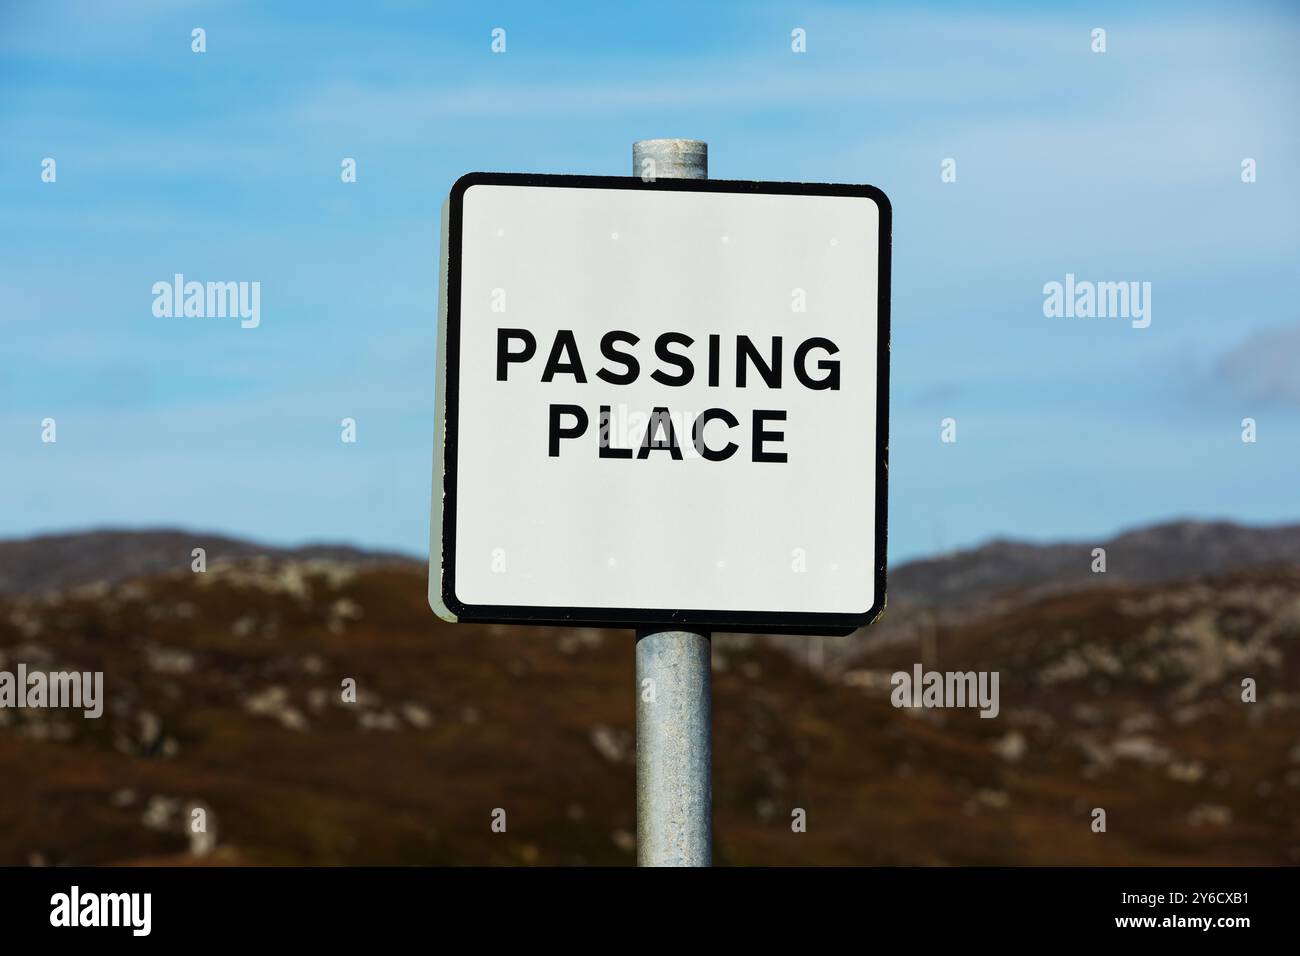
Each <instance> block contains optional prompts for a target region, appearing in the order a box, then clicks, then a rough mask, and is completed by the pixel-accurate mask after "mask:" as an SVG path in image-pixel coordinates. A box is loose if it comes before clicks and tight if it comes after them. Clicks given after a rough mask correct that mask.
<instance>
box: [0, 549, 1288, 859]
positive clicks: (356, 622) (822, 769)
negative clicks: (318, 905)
mask: <svg viewBox="0 0 1300 956" xmlns="http://www.w3.org/2000/svg"><path fill="white" fill-rule="evenodd" d="M209 540H211V539H209ZM23 544H24V545H26V546H28V547H30V546H31V542H25V543H23ZM174 544H175V545H176V546H179V547H180V548H181V554H182V558H181V559H180V562H179V563H180V566H179V567H177V564H176V561H175V559H171V560H172V565H171V566H172V570H169V571H165V572H163V573H142V574H138V575H128V576H125V577H123V576H121V575H119V574H114V575H106V576H105V578H106V579H101V580H98V581H94V582H92V583H87V584H82V585H80V586H76V587H62V588H53V589H51V588H49V587H47V586H45V585H44V584H43V585H42V586H41V587H40V588H38V589H36V590H31V591H25V592H23V593H17V594H13V593H11V594H9V595H7V596H4V597H0V669H5V668H8V669H14V668H15V667H16V665H17V664H18V663H19V662H22V663H25V664H26V665H27V666H28V667H29V668H44V669H49V670H62V669H77V670H102V671H103V672H104V674H105V690H106V697H107V704H106V707H105V712H104V716H103V717H102V718H101V719H99V720H86V719H83V718H82V717H80V716H79V715H76V714H74V713H72V712H69V711H51V710H0V778H2V779H3V780H4V781H5V786H4V787H3V788H0V865H4V864H27V863H38V864H41V863H43V864H66V863H89V864H97V863H142V862H192V863H202V864H222V863H247V864H342V863H357V864H368V863H385V864H405V863H450V864H480V863H493V864H560V865H563V864H578V863H587V864H627V863H631V862H632V861H633V860H634V858H635V838H634V834H635V794H634V776H635V770H634V752H633V728H634V723H633V721H634V711H633V692H634V686H633V681H632V673H633V660H632V637H631V635H630V633H628V632H624V631H597V630H571V629H536V628H528V629H524V628H508V627H501V626H491V627H489V626H472V625H461V626H452V625H447V624H444V623H442V622H440V621H438V620H437V619H436V618H435V617H434V616H433V614H432V613H431V612H430V611H429V609H428V606H427V604H426V603H425V594H424V592H425V579H424V569H423V567H422V566H420V565H418V564H415V563H412V562H407V563H392V562H389V561H378V562H376V561H373V560H370V559H369V558H367V559H364V560H359V561H354V560H351V559H348V556H346V555H345V556H343V557H342V558H341V557H340V556H339V555H334V556H322V555H317V556H304V555H293V554H289V555H285V554H276V555H266V554H263V556H262V557H249V556H246V555H239V556H235V557H234V558H230V557H229V556H225V557H223V556H222V555H221V554H220V553H219V550H220V549H219V548H216V547H212V546H210V545H209V565H208V570H207V572H206V573H203V574H196V573H192V572H191V571H190V570H189V565H188V554H189V548H190V547H191V546H194V545H192V536H184V540H183V541H178V542H175V543H174ZM173 550H174V548H173V547H172V545H168V553H169V554H171V553H172V551H173ZM1111 560H1112V561H1114V562H1116V563H1117V564H1118V560H1117V558H1115V557H1112V558H1111ZM5 573H6V574H10V575H12V570H11V569H9V568H8V567H7V566H6V571H5ZM107 578H115V579H116V580H108V579H107ZM11 579H12V577H11ZM1009 593H1010V596H1009V597H1006V598H1005V599H1003V600H999V601H996V602H992V601H991V602H989V604H988V607H987V608H985V609H983V610H981V609H980V608H979V607H974V608H969V609H968V610H967V611H966V612H965V616H964V617H963V618H962V622H961V624H960V625H959V626H950V625H949V624H947V623H945V622H944V621H945V620H946V619H941V618H940V617H938V616H934V615H932V614H931V615H930V616H926V614H928V613H929V612H918V613H919V616H918V617H917V618H916V619H915V620H911V621H910V622H909V621H908V620H903V621H902V622H899V623H898V627H899V630H898V632H897V633H898V634H904V635H907V634H910V635H911V636H902V637H898V638H897V639H895V640H893V641H891V642H884V643H879V642H873V641H866V640H862V639H861V637H859V639H858V640H857V653H856V654H855V655H854V656H853V659H852V660H845V661H843V662H842V666H839V667H834V668H832V667H828V666H825V662H824V661H823V660H821V659H819V658H818V657H817V655H816V654H815V653H813V652H812V650H811V649H812V648H814V647H816V646H817V642H815V641H804V642H803V643H801V644H798V645H787V646H786V650H785V651H783V650H782V649H781V648H778V647H774V646H772V645H771V644H769V643H768V642H766V641H763V640H758V639H754V638H750V637H746V636H744V635H735V636H718V637H717V638H715V648H714V680H715V686H714V724H715V752H714V768H715V769H714V789H715V807H716V813H715V821H716V822H715V834H716V841H717V847H716V858H717V862H719V863H721V864H746V863H747V864H853V863H861V864H873V863H884V864H976V863H982V864H1003V863H1022V864H1099V865H1108V864H1164V863H1196V864H1257V863H1266V864H1291V865H1294V864H1296V863H1300V563H1296V564H1287V563H1276V562H1268V564H1267V566H1260V567H1254V568H1249V569H1238V570H1230V571H1226V572H1221V573H1217V574H1211V575H1204V574H1200V573H1197V574H1193V575H1190V576H1184V577H1181V578H1178V579H1176V580H1162V581H1138V580H1135V581H1129V582H1113V583H1111V584H1110V585H1109V586H1108V587H1105V588H1098V587H1084V588H1072V587H1066V586H1063V587H1061V588H1059V589H1055V590H1052V591H1051V592H1050V593H1041V594H1040V593H1038V589H1037V586H1031V587H1028V588H1026V587H1024V586H1023V585H1022V586H1021V590H1019V591H1017V590H1016V588H1015V587H1012V588H1011V589H1010V592H1009ZM904 606H905V607H906V605H904ZM909 613H911V612H908V611H906V610H903V611H899V610H897V609H896V608H893V605H892V604H891V610H890V611H888V612H887V615H888V614H893V615H895V616H901V617H903V618H907V616H908V614H909ZM792 647H793V648H794V650H793V652H790V651H791V648H792ZM918 662H921V663H923V665H924V666H925V667H926V668H942V669H953V670H955V669H961V670H966V669H974V670H989V671H993V670H996V671H997V672H998V673H999V677H1000V712H999V715H998V716H997V717H996V718H994V719H981V718H980V717H979V716H978V714H977V713H976V711H974V710H925V709H900V708H895V707H893V706H892V705H891V703H890V691H891V684H890V675H891V674H892V673H893V672H894V671H895V670H908V671H910V670H911V668H912V665H913V664H915V663H918ZM810 665H811V666H810ZM1245 678H1250V679H1252V680H1254V681H1255V683H1256V686H1257V699H1256V700H1255V701H1254V702H1253V703H1247V702H1243V701H1242V699H1241V697H1242V680H1243V679H1245ZM348 681H354V682H355V687H356V696H355V700H351V699H345V696H346V695H345V682H348ZM498 808H499V809H503V810H505V811H506V815H507V831H506V832H505V833H493V832H492V830H491V828H490V823H491V819H492V814H493V811H494V810H496V809H498ZM1094 808H1102V809H1105V810H1106V813H1107V830H1106V832H1104V833H1096V832H1093V829H1092V827H1091V823H1092V819H1093V818H1092V811H1093V810H1094ZM195 809H202V810H204V811H205V813H206V815H207V820H208V832H207V833H206V834H194V833H192V832H190V831H189V830H188V829H187V826H186V824H187V822H188V821H189V820H191V819H192V816H193V811H194V810H195ZM796 809H802V810H804V811H805V812H806V815H807V832H805V833H795V832H792V830H791V826H790V821H791V814H792V813H793V811H794V810H796Z"/></svg>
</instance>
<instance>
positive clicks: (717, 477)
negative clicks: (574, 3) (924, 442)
mask: <svg viewBox="0 0 1300 956" xmlns="http://www.w3.org/2000/svg"><path fill="white" fill-rule="evenodd" d="M444 219H445V223H444V225H445V228H446V230H447V233H446V235H445V236H444V256H445V258H444V268H445V270H446V272H445V282H444V293H443V296H442V299H443V303H442V308H443V314H442V317H441V326H440V329H439V349H440V356H439V366H440V371H441V374H442V379H441V381H440V383H439V400H440V402H441V407H440V409H439V434H438V439H437V448H436V452H435V472H434V507H433V525H432V532H431V543H430V554H431V562H430V564H431V567H430V588H429V593H430V603H431V604H432V606H433V607H434V609H435V610H436V611H437V612H438V613H439V615H440V616H442V617H444V618H445V619H447V620H463V621H510V622H515V623H528V622H532V623H550V624H556V623H564V624H592V625H608V626H633V625H636V624H647V625H654V624H668V623H676V624H680V625H683V626H697V627H701V628H708V629H712V630H744V631H786V632H795V633H799V632H803V633H844V632H848V631H851V630H853V629H854V628H856V627H860V626H862V625H863V624H865V623H868V622H869V621H870V620H872V619H873V618H874V617H875V616H876V615H877V614H878V613H879V611H880V610H881V608H883V606H884V583H885V497H886V496H885V477H886V461H885V456H886V449H887V436H886V425H887V420H888V416H887V399H888V383H887V371H888V364H887V363H888V347H889V316H888V302H889V235H890V210H889V203H888V200H887V199H886V198H885V196H884V194H883V193H881V192H880V191H879V190H877V189H874V188H873V187H869V186H832V185H805V184H782V183H749V182H726V181H709V180H663V179H661V180H658V181H657V182H649V183H647V182H642V181H641V180H640V179H636V178H628V179H623V178H612V177H610V178H606V177H578V176H528V175H505V174H500V175H498V174H484V173H475V174H471V175H469V176H466V177H463V178H462V179H461V180H459V181H458V182H457V183H456V185H455V187H454V188H453V190H452V194H451V198H450V200H449V204H448V209H447V211H446V213H445V214H444Z"/></svg>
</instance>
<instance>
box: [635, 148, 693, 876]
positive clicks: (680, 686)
mask: <svg viewBox="0 0 1300 956" xmlns="http://www.w3.org/2000/svg"><path fill="white" fill-rule="evenodd" d="M632 174H633V175H634V176H640V177H641V178H642V179H651V178H659V177H663V178H665V179H707V178H708V175H709V147H708V144H706V143H702V142H700V141H699V140H694V139H646V140H641V141H639V142H636V143H633V144H632ZM711 678H712V655H711V644H710V640H709V632H708V631H700V632H698V633H697V632H695V631H668V630H658V629H655V628H640V629H638V630H637V633H636V693H637V697H636V700H637V704H636V861H637V865H638V866H709V865H710V864H711V863H712V862H713V768H712V765H713V723H712V702H711V697H712V691H711Z"/></svg>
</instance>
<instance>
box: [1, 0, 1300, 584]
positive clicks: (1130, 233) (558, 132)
mask: <svg viewBox="0 0 1300 956" xmlns="http://www.w3.org/2000/svg"><path fill="white" fill-rule="evenodd" d="M290 9H291V8H290V6H289V5H271V4H254V3H238V2H223V3H201V4H200V3H196V4H186V3H162V2H143V0H142V2H134V0H127V2H118V3H113V4H98V3H61V2H43V3H21V2H20V3H14V2H7V3H4V4H3V5H0V91H2V92H0V342H2V343H3V345H2V347H0V502H2V504H0V535H5V536H11V535H25V534H31V533H36V532H41V531H50V530H64V529H74V528H84V527H90V526H107V525H113V526H176V525H179V526H183V527H188V528H195V529H205V530H215V531H222V532H226V533H232V534H237V535H244V536H249V537H254V538H257V539H261V540H265V541H270V542H278V543H279V542H282V543H296V542H302V541H308V540H323V539H328V540H344V541H351V542H355V543H359V544H363V545H368V546H382V547H391V548H399V549H402V550H406V551H411V552H415V553H420V552H423V551H424V550H425V549H426V548H427V534H428V527H427V521H428V508H429V486H430V458H431V444H432V430H433V395H434V370H435V364H436V354H435V334H434V333H435V311H436V309H435V303H436V288H437V276H436V272H435V261H436V250H437V243H438V226H437V216H438V210H439V208H440V206H441V203H442V200H443V198H444V196H445V195H446V192H447V190H448V188H449V187H450V185H451V183H452V181H453V180H454V179H455V178H456V177H457V176H459V175H460V174H462V173H464V172H467V171H470V170H475V169H484V170H505V171H533V172H586V173H599V174H616V175H623V174H627V173H628V172H629V171H630V164H631V159H630V152H631V143H632V141H633V140H634V139H639V138H648V137H659V136H690V137H696V138H700V139H705V140H707V141H708V142H709V147H710V173H711V175H713V176H714V177H715V178H726V179H778V180H809V181H826V182H869V183H872V184H874V185H877V186H879V187H881V188H883V189H884V190H885V191H886V192H887V193H888V194H889V196H890V197H891V200H892V202H893V206H894V277H893V290H894V297H893V316H894V326H893V363H892V372H891V374H892V380H893V389H892V401H893V415H892V420H891V445H892V448H891V462H890V464H891V468H890V492H891V494H890V557H891V560H893V561H898V560H901V559H906V558H909V557H914V556H917V555H921V554H928V553H933V552H936V551H940V550H947V549H951V548H954V547H960V546H966V545H970V544H975V543H978V542H980V541H983V540H986V539H988V538H990V537H994V536H1013V537H1021V538H1028V539H1033V540H1050V539H1057V538H1063V537H1069V538H1079V539H1084V540H1088V539H1095V538H1100V537H1102V536H1104V535H1107V534H1110V533H1112V532H1114V531H1116V530H1118V529H1120V528H1123V527H1128V526H1132V525H1136V524H1142V523H1146V522H1150V521H1154V520H1160V519H1166V518H1170V517H1178V516H1200V517H1229V518H1234V519H1237V520H1242V521H1247V522H1275V521H1294V520H1297V519H1300V490H1298V489H1300V384H1297V380H1300V307H1298V306H1297V299H1296V295H1295V283H1296V281H1297V279H1300V216H1298V215H1297V213H1300V175H1298V172H1297V158H1298V157H1300V65H1297V58H1296V56H1295V51H1296V50H1300V15H1298V14H1297V12H1296V9H1295V8H1294V7H1293V6H1289V5H1284V4H1252V3H1234V4H1230V5H1227V4H1223V5H1219V6H1218V7H1217V8H1216V7H1215V6H1210V5H1197V4H1164V5H1147V4H1143V5H1141V7H1140V9H1135V5H1133V4H1127V3H1117V4H1105V3H1102V4H1087V5H1075V6H1066V7H1062V8H1055V7H1053V8H1052V9H1051V10H1047V9H1044V8H1042V5H1037V4H1028V3H1002V4H982V5H980V4H956V5H951V4H944V5H935V6H932V7H927V6H925V5H923V4H906V5H902V4H900V5H897V6H891V5H872V6H870V7H868V6H865V5H860V4H851V5H850V4H844V5H836V4H807V3H786V4H762V3H744V4H739V3H738V4H721V3H719V4H713V3H710V4H701V3H690V4H676V5H675V4H667V5H663V4H660V5H656V6H655V7H654V8H653V11H654V12H653V13H651V12H649V11H650V9H651V8H647V7H645V6H644V5H639V4H638V5H616V4H590V5H577V4H574V5H565V4H536V3H527V4H460V5H454V6H453V5H449V4H417V3H373V2H368V3H359V4H351V3H349V4H328V3H321V4H313V5H310V6H302V7H299V6H294V7H292V9H293V10H296V11H298V12H297V13H291V12H290ZM307 11H310V13H308V12H307ZM194 27H203V28H204V29H205V30H206V31H207V48H208V49H207V52H206V53H205V54H202V55H197V54H194V53H192V52H191V49H190V31H191V29H192V28H194ZM494 27H502V28H504V29H505V30H506V31H507V33H506V36H507V52H506V53H505V54H499V55H496V54H493V53H492V52H491V51H490V41H491V37H490V33H491V30H492V29H493V28H494ZM795 27H801V28H803V29H805V30H806V31H807V45H808V51H807V53H805V54H794V53H792V52H791V50H790V31H791V30H792V29H794V28H795ZM1095 27H1102V28H1104V29H1105V30H1106V31H1107V47H1108V48H1107V52H1106V53H1104V54H1095V53H1093V52H1091V50H1090V34H1091V31H1092V29H1093V28H1095ZM345 156H350V157H354V158H355V159H356V160H357V164H358V182H357V183H355V184H352V185H344V184H342V183H341V182H340V179H339V164H340V160H341V159H342V158H343V157H345ZM44 157H53V158H55V159H56V161H57V164H58V166H57V172H58V179H57V182H56V183H53V184H48V183H42V182H41V179H40V173H41V161H42V159H43V158H44ZM946 157H953V158H955V159H956V160H957V171H958V177H957V181H956V182H955V183H943V182H941V180H940V175H939V174H940V163H941V161H942V160H943V159H944V158H946ZM1245 157H1251V158H1253V159H1255V160H1256V162H1257V164H1258V181H1257V182H1255V183H1253V184H1244V183H1242V182H1241V178H1240V170H1241V161H1242V159H1243V158H1245ZM175 272H183V273H185V274H187V275H188V276H190V277H193V278H199V279H244V280H258V281H260V282H261V283H262V323H261V326H260V327H259V328H257V329H252V330H243V329H240V328H239V327H238V323H237V322H226V321H221V320H190V321H185V320H179V319H159V318H155V317H154V316H153V314H152V311H151V306H152V302H153V297H152V294H151V292H150V289H151V286H152V284H153V283H154V282H156V281H159V280H165V279H168V278H169V277H170V276H172V274H173V273H175ZM1067 272H1073V273H1075V274H1076V275H1077V276H1079V277H1080V278H1081V279H1095V280H1113V281H1121V280H1137V281H1149V282H1151V283H1152V323H1151V326H1150V328H1147V329H1140V330H1139V329H1133V328H1131V327H1130V325H1129V323H1128V322H1126V321H1122V320H1103V319H1092V320H1082V319H1075V320H1067V319H1049V318H1045V317H1044V315H1043V311H1042V302H1043V296H1042V287H1043V284H1044V283H1046V282H1050V281H1053V280H1055V281H1061V280H1063V278H1064V276H1065V274H1066V273H1067ZM1247 416H1249V417H1253V418H1255V419H1256V420H1257V422H1258V441H1257V442H1256V443H1254V444H1245V443H1243V442H1242V441H1241V439H1240V434H1241V426H1240V423H1241V420H1242V418H1244V417H1247ZM46 417H53V418H55V419H56V420H57V422H58V441H57V443H56V444H53V445H49V444H43V443H42V442H41V440H40V433H41V426H40V423H41V420H42V419H44V418H46ZM344 417H353V418H355V419H356V420H357V422H358V428H359V440H358V442H357V444H355V445H345V444H343V443H341V442H340V441H339V421H340V419H342V418H344ZM945 417H953V418H955V419H956V420H957V422H958V441H957V442H956V444H943V443H941V442H940V440H939V437H940V424H939V423H940V420H941V419H943V418H945ZM524 477H525V476H523V475H521V480H524Z"/></svg>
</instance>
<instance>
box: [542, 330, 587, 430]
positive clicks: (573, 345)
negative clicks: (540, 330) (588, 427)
mask: <svg viewBox="0 0 1300 956" xmlns="http://www.w3.org/2000/svg"><path fill="white" fill-rule="evenodd" d="M561 352H563V353H564V354H566V355H568V356H569V361H567V362H561V361H560V353H561ZM560 372H564V373H565V374H566V375H572V376H573V380H574V381H575V382H579V383H581V384H586V381H587V375H586V373H585V372H583V370H582V359H581V358H580V357H579V356H578V343H577V342H576V341H574V338H573V333H572V332H571V331H569V330H568V329H560V331H558V332H556V333H555V344H554V345H552V346H551V354H550V357H549V358H547V360H546V368H545V369H544V370H543V372H542V381H543V382H549V381H550V380H551V379H553V378H555V376H556V375H558V374H559V373H560ZM584 427H585V426H584Z"/></svg>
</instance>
